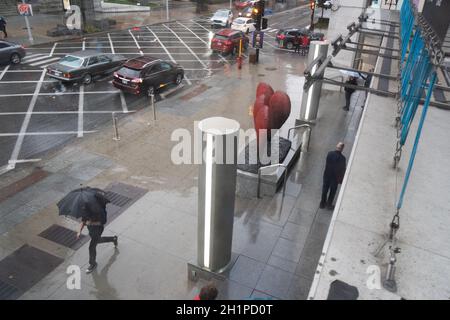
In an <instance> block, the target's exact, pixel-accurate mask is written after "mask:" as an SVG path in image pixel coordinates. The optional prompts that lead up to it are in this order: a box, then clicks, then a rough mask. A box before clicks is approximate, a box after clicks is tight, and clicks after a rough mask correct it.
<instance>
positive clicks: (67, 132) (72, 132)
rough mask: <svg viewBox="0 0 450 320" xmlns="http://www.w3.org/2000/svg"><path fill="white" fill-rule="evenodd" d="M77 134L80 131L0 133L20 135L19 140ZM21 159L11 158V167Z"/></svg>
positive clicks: (2, 135)
mask: <svg viewBox="0 0 450 320" xmlns="http://www.w3.org/2000/svg"><path fill="white" fill-rule="evenodd" d="M94 132H97V130H91V131H84V133H94ZM70 134H76V135H78V131H47V132H43V131H41V132H24V133H0V137H19V138H18V139H17V140H22V141H23V138H24V137H25V136H56V135H70ZM18 161H20V160H13V159H11V160H9V161H8V163H9V166H8V168H9V169H14V167H15V166H14V164H16V163H17V162H18Z"/></svg>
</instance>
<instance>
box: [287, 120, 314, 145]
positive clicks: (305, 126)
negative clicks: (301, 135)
mask: <svg viewBox="0 0 450 320" xmlns="http://www.w3.org/2000/svg"><path fill="white" fill-rule="evenodd" d="M300 128H307V131H308V143H307V144H306V150H305V149H304V144H303V143H302V151H303V152H308V150H309V142H310V140H311V126H310V125H309V124H301V125H298V126H295V127H292V128H289V130H288V140H289V138H290V136H291V131H292V130H296V129H300Z"/></svg>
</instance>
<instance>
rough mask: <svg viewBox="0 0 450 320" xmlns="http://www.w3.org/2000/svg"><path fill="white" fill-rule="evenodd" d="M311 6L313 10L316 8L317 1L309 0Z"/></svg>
mask: <svg viewBox="0 0 450 320" xmlns="http://www.w3.org/2000/svg"><path fill="white" fill-rule="evenodd" d="M309 7H310V9H311V10H314V8H315V7H316V1H315V0H312V1H310V2H309Z"/></svg>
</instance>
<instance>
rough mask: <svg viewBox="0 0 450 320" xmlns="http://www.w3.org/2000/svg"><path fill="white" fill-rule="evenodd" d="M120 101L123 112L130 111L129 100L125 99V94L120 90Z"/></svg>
mask: <svg viewBox="0 0 450 320" xmlns="http://www.w3.org/2000/svg"><path fill="white" fill-rule="evenodd" d="M119 94H120V103H121V104H122V111H123V113H128V106H127V102H126V100H125V96H124V95H123V92H122V91H120V93H119Z"/></svg>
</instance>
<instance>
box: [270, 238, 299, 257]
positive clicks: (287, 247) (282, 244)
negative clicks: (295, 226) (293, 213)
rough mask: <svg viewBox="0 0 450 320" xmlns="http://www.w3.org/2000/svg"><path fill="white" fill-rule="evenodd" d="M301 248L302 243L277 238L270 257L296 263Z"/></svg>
mask: <svg viewBox="0 0 450 320" xmlns="http://www.w3.org/2000/svg"><path fill="white" fill-rule="evenodd" d="M303 247H304V244H303V243H297V242H293V241H289V240H286V239H284V238H279V239H278V242H277V244H276V245H275V248H274V249H273V252H272V255H274V256H277V257H280V258H283V259H286V260H289V261H292V262H294V263H297V262H298V260H299V259H300V255H301V253H302V249H303Z"/></svg>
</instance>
